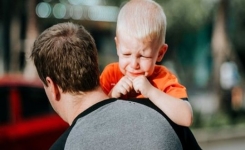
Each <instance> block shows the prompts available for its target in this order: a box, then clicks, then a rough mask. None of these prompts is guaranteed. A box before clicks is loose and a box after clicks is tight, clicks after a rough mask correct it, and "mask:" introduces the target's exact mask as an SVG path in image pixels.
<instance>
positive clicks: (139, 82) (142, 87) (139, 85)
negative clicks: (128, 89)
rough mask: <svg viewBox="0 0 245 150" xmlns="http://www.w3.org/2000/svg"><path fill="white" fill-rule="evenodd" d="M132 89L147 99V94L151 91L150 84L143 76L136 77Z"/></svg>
mask: <svg viewBox="0 0 245 150" xmlns="http://www.w3.org/2000/svg"><path fill="white" fill-rule="evenodd" d="M133 87H134V90H135V91H136V92H137V93H141V94H142V95H143V96H144V97H147V98H149V92H150V90H151V89H152V87H153V86H152V85H151V83H150V82H149V81H148V79H147V78H146V77H145V76H143V75H142V76H138V77H136V78H135V79H134V80H133Z"/></svg>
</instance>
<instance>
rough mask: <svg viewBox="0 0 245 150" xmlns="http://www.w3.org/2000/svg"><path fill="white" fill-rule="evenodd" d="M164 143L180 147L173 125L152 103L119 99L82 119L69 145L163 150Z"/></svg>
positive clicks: (90, 147)
mask: <svg viewBox="0 0 245 150" xmlns="http://www.w3.org/2000/svg"><path fill="white" fill-rule="evenodd" d="M102 103H103V102H102ZM122 135H123V136H122ZM153 135H154V136H153ZM105 137H106V138H105ZM162 140H166V141H167V143H168V142H170V143H172V142H173V144H174V145H176V146H177V145H180V141H179V139H178V137H177V135H176V134H175V132H174V130H173V129H172V127H171V125H170V124H169V122H168V121H167V120H166V119H165V118H164V117H163V116H162V115H161V114H160V113H159V112H158V111H157V110H156V109H155V107H154V106H153V104H152V103H151V102H150V101H149V100H147V99H135V100H130V101H129V100H127V101H126V100H120V99H115V100H114V101H111V100H106V101H104V105H101V104H100V106H99V107H97V108H96V109H93V111H91V112H90V113H89V114H87V115H86V116H83V117H81V118H80V119H78V120H77V122H76V125H75V127H74V128H73V130H72V131H71V133H70V135H69V137H68V139H67V143H66V146H67V148H75V149H76V148H78V147H79V148H82V149H101V145H103V148H107V149H109V150H110V149H134V148H136V147H139V148H140V149H159V147H161V148H162V147H164V146H165V147H166V145H164V144H163V142H162ZM119 141H120V142H119ZM149 142H150V143H151V144H149ZM147 143H148V144H147ZM157 147H158V148H157ZM165 149H166V148H165ZM170 149H171V148H170Z"/></svg>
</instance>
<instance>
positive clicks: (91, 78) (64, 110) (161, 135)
mask: <svg viewBox="0 0 245 150" xmlns="http://www.w3.org/2000/svg"><path fill="white" fill-rule="evenodd" d="M31 58H32V59H33V61H34V64H35V66H36V69H37V72H38V75H39V77H40V79H41V80H42V82H43V85H44V89H45V92H46V94H47V96H48V99H49V101H50V103H51V105H52V107H53V109H54V110H55V111H56V112H57V113H58V114H59V115H60V117H61V118H62V119H63V120H64V121H66V122H67V123H69V125H70V127H69V128H68V129H67V131H66V132H65V133H64V134H63V135H62V136H61V137H60V138H59V139H58V140H57V141H56V142H55V143H54V144H53V146H52V147H51V149H55V150H56V149H85V150H86V149H88V150H91V149H96V150H97V149H105V150H115V149H119V150H120V149H134V150H135V149H140V150H144V149H145V150H159V149H161V150H162V149H166V150H171V149H172V150H178V149H182V145H183V140H182V138H181V136H182V135H181V136H180V134H179V133H178V134H176V132H175V131H177V130H178V132H179V131H180V132H182V128H181V127H174V126H175V125H174V124H173V123H171V121H169V119H168V118H165V115H164V114H162V113H161V111H159V110H158V108H157V107H156V106H155V105H153V104H152V103H151V102H150V101H149V100H145V99H137V100H128V101H125V100H119V99H115V98H109V97H108V96H107V95H106V94H105V93H104V92H103V91H102V89H101V87H100V85H99V76H100V71H99V66H98V54H97V49H96V45H95V42H94V39H93V38H92V36H91V35H90V34H89V33H88V32H87V31H86V29H85V28H84V27H83V26H81V25H80V26H79V25H76V24H73V23H69V22H68V23H60V24H57V25H54V26H52V27H50V28H48V29H46V30H45V31H44V32H42V33H41V34H40V36H39V37H38V38H37V39H36V41H35V42H34V46H33V49H32V54H31ZM171 125H172V126H173V127H174V129H173V128H172V126H171ZM183 131H184V130H183ZM180 139H181V140H180Z"/></svg>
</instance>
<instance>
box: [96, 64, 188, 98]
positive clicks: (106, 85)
mask: <svg viewBox="0 0 245 150" xmlns="http://www.w3.org/2000/svg"><path fill="white" fill-rule="evenodd" d="M123 76H124V75H123V74H122V73H121V71H120V69H119V64H118V63H111V64H109V65H107V66H106V67H105V69H104V70H103V72H102V73H101V76H100V84H101V87H102V89H103V90H104V92H105V93H106V94H107V95H108V94H109V92H110V91H111V89H112V88H113V87H114V86H115V85H116V84H117V82H118V81H119V80H120V79H121V78H122V77H123ZM148 80H149V82H150V83H151V84H152V85H153V86H154V87H156V88H158V89H160V90H161V91H163V92H165V93H167V94H169V95H171V96H173V97H176V98H180V99H187V98H188V96H187V92H186V88H185V87H184V86H183V85H181V84H180V83H179V82H178V79H177V78H176V76H175V75H174V74H173V73H171V72H170V71H169V70H168V69H167V68H166V67H164V66H162V65H156V66H155V69H154V73H153V74H152V75H151V76H150V77H148ZM121 98H126V99H128V98H143V96H142V95H141V94H137V93H135V92H131V93H129V94H128V95H127V96H123V97H121Z"/></svg>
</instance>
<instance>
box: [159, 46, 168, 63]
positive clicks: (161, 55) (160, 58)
mask: <svg viewBox="0 0 245 150" xmlns="http://www.w3.org/2000/svg"><path fill="white" fill-rule="evenodd" d="M167 50H168V45H167V44H163V45H162V46H161V47H160V50H159V52H158V56H157V62H160V61H162V58H163V56H164V55H165V53H166V52H167Z"/></svg>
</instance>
